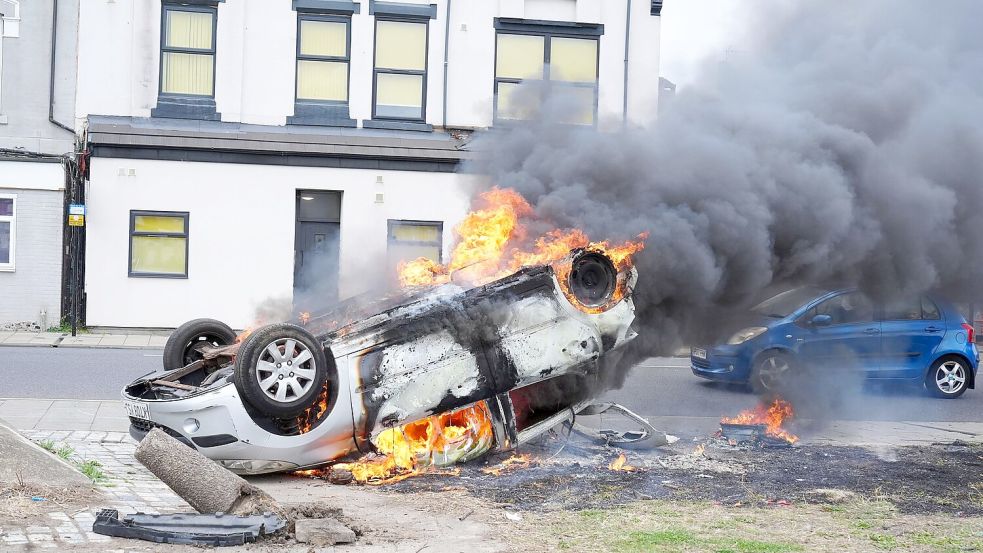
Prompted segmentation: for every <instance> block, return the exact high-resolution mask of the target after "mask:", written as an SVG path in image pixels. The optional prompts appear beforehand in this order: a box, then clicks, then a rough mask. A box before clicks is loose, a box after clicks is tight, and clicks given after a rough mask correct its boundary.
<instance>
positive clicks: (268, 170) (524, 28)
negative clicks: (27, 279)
mask: <svg viewBox="0 0 983 553" xmlns="http://www.w3.org/2000/svg"><path fill="white" fill-rule="evenodd" d="M660 9H661V2H650V1H642V0H635V1H631V0H457V1H453V0H439V1H437V2H435V3H427V2H411V1H404V2H376V1H374V0H363V1H360V2H353V1H345V0H181V1H178V0H175V1H170V0H164V1H163V2H162V1H160V0H116V1H114V2H82V3H81V6H80V11H79V39H78V79H77V84H78V90H77V95H76V103H75V116H76V117H77V118H78V119H79V120H83V121H85V129H86V130H85V139H86V148H87V151H88V154H89V157H88V164H87V171H88V173H87V175H88V185H87V193H86V204H87V213H86V257H85V265H86V273H85V293H86V312H87V318H86V322H87V324H88V325H90V326H122V327H173V326H176V325H178V324H180V323H182V322H184V321H185V320H187V319H191V318H195V317H202V316H208V317H215V318H219V319H221V320H224V321H225V322H227V323H229V324H230V325H232V326H233V327H237V328H241V327H245V326H247V325H249V324H251V323H252V322H253V320H254V319H255V317H256V312H257V309H260V308H262V307H263V306H264V305H266V304H267V303H268V301H269V300H270V299H271V298H272V299H274V300H286V301H287V302H288V303H291V304H292V307H293V309H294V310H295V311H297V310H318V309H321V308H323V307H327V306H328V305H330V304H332V303H333V302H336V301H338V300H339V299H344V298H348V297H351V296H355V295H358V294H361V293H365V292H369V291H372V290H376V289H378V288H379V287H382V286H384V285H385V284H386V283H387V282H388V281H389V280H391V279H392V277H393V274H394V267H395V264H396V263H397V262H398V261H399V260H400V259H410V258H415V257H418V256H421V255H424V256H428V257H431V258H434V259H436V260H438V261H439V260H442V259H443V257H444V256H446V255H447V254H448V253H449V248H450V246H451V244H452V241H453V232H452V230H453V227H454V225H455V224H456V223H457V222H459V220H460V219H461V218H462V217H463V216H464V214H465V213H466V210H467V207H468V204H469V199H470V194H469V192H470V190H471V189H473V187H474V185H475V183H476V181H479V180H481V179H482V177H481V176H480V175H473V174H469V173H467V172H466V171H461V167H462V164H463V163H465V162H466V161H467V160H468V159H469V158H470V156H472V155H473V154H472V153H471V152H470V151H469V148H468V144H469V141H470V139H471V135H472V134H473V133H474V132H481V130H482V129H486V128H489V127H492V126H496V125H508V124H513V123H514V122H515V121H516V120H521V119H522V118H524V117H528V116H529V113H530V112H531V111H534V108H535V106H536V104H537V103H538V102H540V101H542V98H543V94H544V92H543V91H544V90H549V91H550V94H552V95H554V96H555V97H558V98H560V99H561V100H560V101H561V102H562V103H561V104H560V105H561V106H562V110H561V114H562V117H563V118H564V121H563V122H565V123H569V124H571V125H586V126H594V127H596V128H597V129H598V130H600V131H602V132H604V131H608V130H617V129H619V128H621V127H622V126H623V125H625V124H632V125H634V124H644V123H646V122H648V121H649V119H650V118H651V117H653V116H654V114H655V112H656V110H657V105H658V88H659V87H658V63H659V28H660V21H659V10H660ZM530 83H535V84H534V86H522V85H524V84H526V85H528V84H530ZM545 84H548V85H549V86H543V85H545ZM551 97H553V96H551Z"/></svg>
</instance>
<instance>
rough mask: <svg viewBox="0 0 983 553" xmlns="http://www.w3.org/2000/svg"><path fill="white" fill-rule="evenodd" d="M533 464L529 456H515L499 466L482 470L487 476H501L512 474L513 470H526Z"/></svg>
mask: <svg viewBox="0 0 983 553" xmlns="http://www.w3.org/2000/svg"><path fill="white" fill-rule="evenodd" d="M531 464H532V456H531V455H528V454H522V455H513V456H511V457H509V458H508V459H505V460H504V461H502V462H501V463H499V464H498V466H494V467H488V468H483V469H481V472H483V473H485V474H490V475H492V476H501V475H502V474H503V473H506V472H512V471H513V470H516V469H520V468H526V467H528V466H529V465H531Z"/></svg>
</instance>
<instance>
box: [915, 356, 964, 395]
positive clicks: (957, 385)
mask: <svg viewBox="0 0 983 553" xmlns="http://www.w3.org/2000/svg"><path fill="white" fill-rule="evenodd" d="M969 370H970V369H969V366H968V364H967V363H966V361H965V360H964V359H960V358H959V357H943V358H941V359H939V360H938V361H936V362H935V363H933V364H932V368H931V369H929V371H928V374H927V375H926V376H925V387H926V388H927V389H928V392H929V393H930V394H932V395H933V396H935V397H941V398H945V399H955V398H957V397H959V396H961V395H963V392H965V391H966V385H967V384H968V382H969Z"/></svg>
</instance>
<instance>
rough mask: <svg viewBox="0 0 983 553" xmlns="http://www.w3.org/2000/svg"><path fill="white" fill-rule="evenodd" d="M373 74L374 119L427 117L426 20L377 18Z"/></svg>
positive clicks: (416, 118)
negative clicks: (425, 101)
mask: <svg viewBox="0 0 983 553" xmlns="http://www.w3.org/2000/svg"><path fill="white" fill-rule="evenodd" d="M373 78H374V79H375V82H374V84H373V105H372V118H373V119H376V118H378V119H399V120H407V121H423V120H424V119H425V117H426V109H425V105H424V99H425V98H426V93H427V22H426V21H400V20H389V19H378V18H377V19H376V22H375V74H374V77H373Z"/></svg>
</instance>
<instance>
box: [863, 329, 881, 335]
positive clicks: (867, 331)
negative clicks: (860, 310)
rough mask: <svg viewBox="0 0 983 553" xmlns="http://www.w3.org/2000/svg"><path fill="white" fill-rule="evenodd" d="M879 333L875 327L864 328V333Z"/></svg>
mask: <svg viewBox="0 0 983 553" xmlns="http://www.w3.org/2000/svg"><path fill="white" fill-rule="evenodd" d="M880 333H881V331H880V330H879V329H876V328H868V329H867V330H864V334H880Z"/></svg>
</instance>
